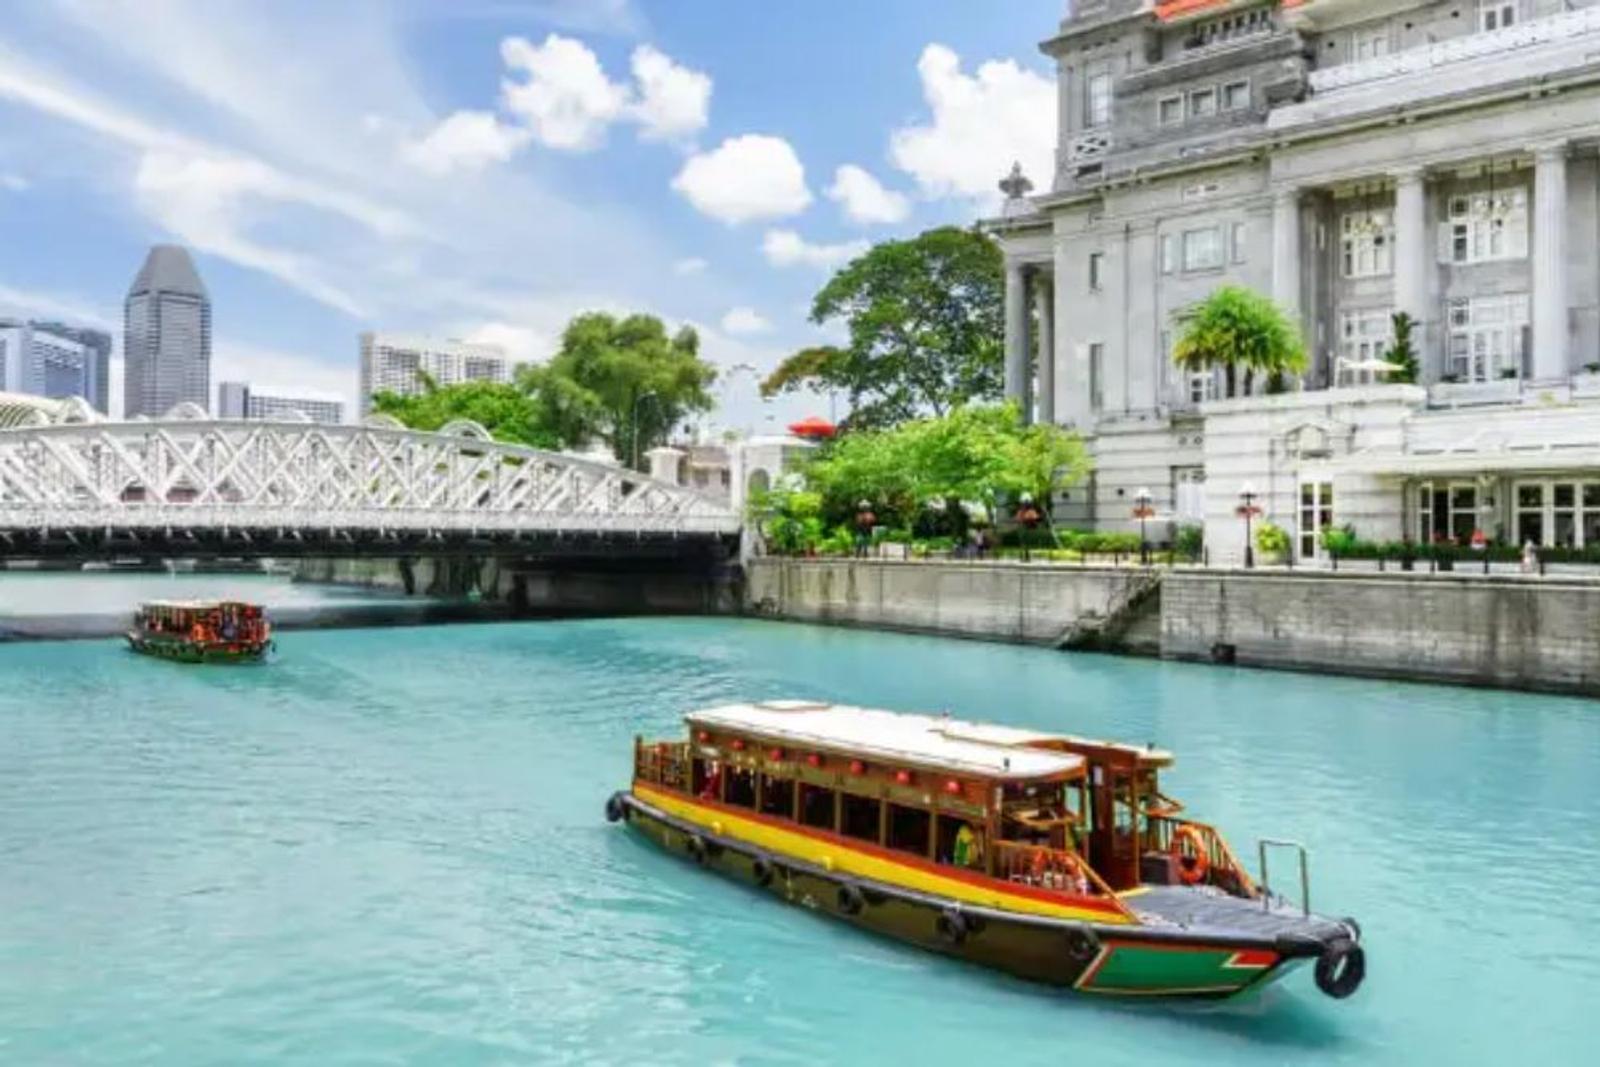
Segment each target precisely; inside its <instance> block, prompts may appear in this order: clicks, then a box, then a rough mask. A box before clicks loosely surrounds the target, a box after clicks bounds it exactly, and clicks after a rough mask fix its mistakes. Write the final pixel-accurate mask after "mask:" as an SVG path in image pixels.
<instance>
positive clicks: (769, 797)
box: [761, 777, 794, 819]
mask: <svg viewBox="0 0 1600 1067" xmlns="http://www.w3.org/2000/svg"><path fill="white" fill-rule="evenodd" d="M761 814H763V815H776V816H778V817H779V818H781V819H792V818H794V783H793V782H792V781H790V780H789V779H787V778H771V777H764V778H763V779H762V782H761Z"/></svg>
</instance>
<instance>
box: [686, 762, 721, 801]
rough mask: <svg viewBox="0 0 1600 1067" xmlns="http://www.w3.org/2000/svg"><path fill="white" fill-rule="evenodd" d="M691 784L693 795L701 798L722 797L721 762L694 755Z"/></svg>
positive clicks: (713, 798)
mask: <svg viewBox="0 0 1600 1067" xmlns="http://www.w3.org/2000/svg"><path fill="white" fill-rule="evenodd" d="M691 786H692V789H693V792H694V795H695V796H697V797H699V798H700V799H702V800H721V799H722V764H720V763H718V762H717V761H716V760H704V759H700V758H699V757H696V758H695V760H694V770H693V772H692V778H691Z"/></svg>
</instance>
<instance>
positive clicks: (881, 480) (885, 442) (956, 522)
mask: <svg viewBox="0 0 1600 1067" xmlns="http://www.w3.org/2000/svg"><path fill="white" fill-rule="evenodd" d="M1088 466H1089V464H1088V458H1087V455H1086V453H1085V451H1084V448H1083V444H1082V442H1081V441H1080V440H1079V439H1078V438H1077V437H1076V436H1075V435H1074V434H1072V433H1069V432H1068V431H1066V430H1063V429H1061V428H1060V427H1057V426H1024V425H1023V424H1022V420H1021V418H1020V417H1019V415H1018V412H1017V408H1016V406H1015V405H1012V404H1003V405H993V406H982V405H971V406H965V407H958V408H956V409H955V410H954V411H951V412H950V413H949V414H947V415H944V416H938V417H931V418H923V419H914V420H912V421H909V422H905V423H901V424H900V425H898V426H895V427H892V428H890V429H884V430H861V431H856V432H853V433H848V434H845V435H844V436H842V437H840V438H839V439H838V440H837V441H836V442H834V443H833V444H832V445H831V446H829V447H828V448H826V449H824V450H823V451H822V452H821V453H819V454H818V455H817V456H816V457H814V458H813V459H812V460H811V461H810V462H808V463H807V464H806V465H805V467H804V468H803V474H804V476H805V478H806V481H807V484H808V486H809V487H810V488H811V489H813V490H814V491H815V492H816V493H818V495H819V496H820V498H821V500H822V511H823V514H824V516H825V517H826V519H827V520H829V521H830V522H835V523H839V522H848V521H849V519H850V517H851V516H852V515H853V514H854V511H855V507H856V503H857V502H858V501H860V500H867V501H869V502H871V503H872V505H873V506H874V508H876V509H877V510H878V513H879V515H880V517H882V518H883V519H884V520H885V522H886V524H888V525H893V526H902V527H909V526H912V525H914V524H916V523H918V522H919V520H921V519H922V518H924V517H926V516H927V515H928V513H929V511H930V509H935V508H936V509H939V512H940V513H941V514H942V515H943V516H944V519H945V525H946V526H948V527H953V528H955V529H956V530H957V531H959V530H961V529H964V528H965V525H966V520H965V515H966V512H965V509H964V508H963V507H962V505H963V504H964V503H976V504H981V505H983V507H984V509H985V510H987V511H988V512H989V513H990V514H993V513H994V509H995V507H996V504H997V503H998V501H999V500H1000V499H1001V498H1002V497H1005V498H1008V499H1010V498H1015V497H1018V496H1020V495H1021V494H1022V493H1031V494H1033V495H1034V497H1035V498H1036V499H1038V500H1047V499H1049V495H1050V494H1051V493H1052V492H1054V491H1055V490H1056V489H1058V488H1060V487H1062V486H1064V485H1070V484H1072V483H1074V482H1076V481H1078V480H1079V479H1081V478H1082V477H1083V475H1084V474H1085V473H1086V472H1087V470H1088Z"/></svg>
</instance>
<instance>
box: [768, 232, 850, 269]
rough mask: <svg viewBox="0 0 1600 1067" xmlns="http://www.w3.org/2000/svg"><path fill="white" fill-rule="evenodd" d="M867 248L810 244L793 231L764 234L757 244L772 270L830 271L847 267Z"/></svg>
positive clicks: (844, 243) (846, 244)
mask: <svg viewBox="0 0 1600 1067" xmlns="http://www.w3.org/2000/svg"><path fill="white" fill-rule="evenodd" d="M871 247H872V246H871V245H870V244H868V243H867V242H866V241H841V242H839V243H838V244H831V245H825V244H812V243H811V242H809V241H807V240H806V239H805V238H804V237H801V236H800V235H799V234H798V233H796V232H795V231H793V230H768V231H767V236H766V237H765V238H763V239H762V242H761V253H762V255H764V256H766V257H767V262H768V263H771V264H772V265H773V266H774V267H793V266H796V265H802V264H803V265H805V266H808V267H821V268H824V269H832V268H834V267H839V266H842V265H843V264H845V263H848V262H849V261H850V260H852V259H854V258H856V257H857V256H859V255H861V254H863V253H864V252H866V250H867V249H868V248H871Z"/></svg>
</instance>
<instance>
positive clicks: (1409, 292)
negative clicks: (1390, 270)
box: [1394, 167, 1434, 345]
mask: <svg viewBox="0 0 1600 1067" xmlns="http://www.w3.org/2000/svg"><path fill="white" fill-rule="evenodd" d="M1394 180H1395V185H1394V310H1395V311H1396V312H1401V311H1403V312H1405V313H1406V314H1408V315H1410V316H1411V318H1412V319H1413V320H1414V321H1415V322H1416V323H1417V325H1418V326H1421V327H1423V328H1424V330H1425V329H1426V327H1427V323H1428V322H1429V320H1430V319H1432V318H1433V316H1432V315H1430V314H1429V309H1428V288H1429V286H1428V277H1429V275H1428V272H1429V270H1430V268H1431V267H1432V264H1433V258H1434V257H1433V255H1432V254H1431V251H1430V250H1431V249H1432V248H1433V244H1432V242H1430V241H1429V240H1428V199H1427V197H1428V194H1427V185H1426V181H1425V176H1424V174H1423V170H1422V168H1421V167H1406V168H1404V169H1402V170H1399V171H1396V172H1395V174H1394ZM1416 343H1417V344H1418V345H1421V344H1423V343H1424V341H1423V337H1421V336H1419V337H1417V338H1416Z"/></svg>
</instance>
